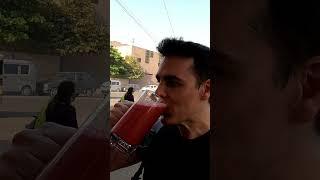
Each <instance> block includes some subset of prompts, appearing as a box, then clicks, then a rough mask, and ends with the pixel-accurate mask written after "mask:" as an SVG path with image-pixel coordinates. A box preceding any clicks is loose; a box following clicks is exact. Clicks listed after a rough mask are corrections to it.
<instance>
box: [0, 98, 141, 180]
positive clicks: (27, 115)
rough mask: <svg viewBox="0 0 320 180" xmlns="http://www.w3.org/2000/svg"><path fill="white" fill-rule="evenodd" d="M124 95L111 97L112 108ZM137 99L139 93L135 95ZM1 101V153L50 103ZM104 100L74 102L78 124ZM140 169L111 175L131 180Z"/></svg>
mask: <svg viewBox="0 0 320 180" xmlns="http://www.w3.org/2000/svg"><path fill="white" fill-rule="evenodd" d="M123 95H124V93H123V92H115V93H111V95H110V107H112V106H113V105H114V104H115V103H116V102H118V101H119V100H120V98H121V97H122V96H123ZM134 95H135V97H136V99H137V97H138V96H139V93H135V94H134ZM1 98H2V99H1V101H0V153H1V152H3V151H5V150H7V148H8V145H9V144H10V142H11V140H12V138H13V135H14V134H16V133H17V132H19V131H21V130H23V129H24V126H25V124H27V123H29V122H30V121H32V119H33V118H32V115H34V114H35V113H36V112H38V111H39V110H40V109H41V107H42V106H44V105H45V104H46V103H47V102H48V101H49V97H46V96H32V97H26V96H3V97H1ZM101 100H102V98H95V97H93V98H88V97H79V98H77V99H76V101H75V102H74V106H75V107H76V109H77V118H78V123H79V124H81V123H82V122H83V121H84V120H85V119H86V118H87V117H88V116H89V114H90V113H91V112H93V111H94V109H95V107H96V106H97V105H98V104H99V102H100V101H101ZM138 168H139V164H137V165H134V166H131V167H128V168H123V169H120V170H117V171H114V172H112V173H111V175H110V176H111V180H130V179H131V177H132V175H133V174H134V173H135V172H136V170H137V169H138Z"/></svg>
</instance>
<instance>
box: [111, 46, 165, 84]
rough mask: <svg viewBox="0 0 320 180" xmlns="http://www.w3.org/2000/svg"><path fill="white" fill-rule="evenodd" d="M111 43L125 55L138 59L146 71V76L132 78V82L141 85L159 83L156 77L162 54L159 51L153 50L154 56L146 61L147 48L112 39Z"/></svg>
mask: <svg viewBox="0 0 320 180" xmlns="http://www.w3.org/2000/svg"><path fill="white" fill-rule="evenodd" d="M111 45H112V46H114V47H115V48H117V49H118V51H119V52H120V53H121V55H122V56H123V57H125V56H133V57H134V58H136V59H137V61H138V62H139V64H140V65H141V67H142V69H143V70H144V71H145V76H144V78H142V79H139V80H130V83H133V84H139V85H140V86H145V85H147V84H157V79H156V78H155V76H156V73H157V71H158V68H159V62H160V54H159V53H158V52H154V51H149V52H152V54H153V56H152V57H149V61H146V60H147V59H146V53H147V51H148V50H147V49H144V48H140V47H136V46H131V45H127V44H122V43H120V42H117V41H112V42H111Z"/></svg>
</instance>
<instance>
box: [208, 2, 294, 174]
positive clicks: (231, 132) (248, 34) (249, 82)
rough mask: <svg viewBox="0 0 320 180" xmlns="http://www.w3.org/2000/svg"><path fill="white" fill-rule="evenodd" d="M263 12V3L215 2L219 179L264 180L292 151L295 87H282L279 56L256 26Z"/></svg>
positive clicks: (215, 96)
mask: <svg viewBox="0 0 320 180" xmlns="http://www.w3.org/2000/svg"><path fill="white" fill-rule="evenodd" d="M260 7H264V4H263V2H262V1H260V0H258V1H254V0H244V1H241V2H239V1H238V2H237V1H232V2H231V1H230V0H218V1H215V3H214V17H213V19H214V20H213V22H214V30H213V34H212V36H213V43H214V54H215V55H214V61H215V70H216V80H215V82H214V83H213V94H214V98H215V99H214V104H215V108H214V110H213V111H214V113H213V120H214V121H216V125H217V133H216V136H215V141H214V142H215V146H214V147H216V148H217V149H216V150H215V153H216V156H215V158H216V159H215V160H216V161H217V162H216V164H217V167H216V168H217V169H216V176H217V178H218V179H219V178H220V179H221V178H224V179H237V178H240V179H242V178H247V179H251V178H252V179H255V178H256V179H259V175H262V176H263V173H264V171H267V170H268V169H270V168H271V167H272V166H273V165H274V163H277V162H278V161H279V160H281V158H283V157H284V154H285V152H286V150H287V149H286V148H287V142H288V141H287V140H288V135H289V133H288V129H289V128H288V127H289V126H288V116H289V115H290V110H289V104H290V94H292V93H291V91H292V88H291V87H292V85H291V82H289V83H288V84H287V85H286V87H284V88H279V87H276V85H275V83H274V81H273V75H274V74H273V73H274V71H275V66H276V65H275V62H276V60H275V52H274V51H273V49H272V48H271V46H270V45H269V44H268V43H267V42H266V41H264V40H262V39H261V38H259V35H257V34H256V33H255V32H254V30H253V29H252V28H251V26H250V24H251V23H252V20H254V19H255V18H256V16H257V15H258V13H259V10H260Z"/></svg>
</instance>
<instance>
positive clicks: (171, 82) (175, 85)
mask: <svg viewBox="0 0 320 180" xmlns="http://www.w3.org/2000/svg"><path fill="white" fill-rule="evenodd" d="M166 85H167V86H168V87H177V86H180V83H178V82H175V81H167V82H166Z"/></svg>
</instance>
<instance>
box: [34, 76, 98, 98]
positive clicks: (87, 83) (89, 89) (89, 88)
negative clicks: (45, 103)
mask: <svg viewBox="0 0 320 180" xmlns="http://www.w3.org/2000/svg"><path fill="white" fill-rule="evenodd" d="M66 80H68V81H73V82H74V83H75V85H76V93H79V95H85V96H92V95H93V94H94V92H95V90H96V88H97V86H98V85H97V82H96V81H95V79H94V78H93V77H92V76H91V75H90V74H89V73H87V72H58V73H56V74H55V75H54V76H53V77H51V78H50V79H48V80H46V81H42V82H40V83H38V89H40V91H41V93H42V94H48V95H50V96H54V95H55V94H56V93H57V88H58V86H59V84H60V83H61V82H62V81H66Z"/></svg>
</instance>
